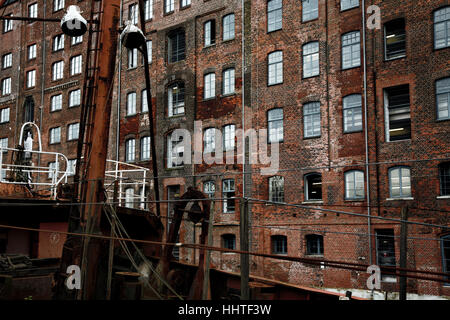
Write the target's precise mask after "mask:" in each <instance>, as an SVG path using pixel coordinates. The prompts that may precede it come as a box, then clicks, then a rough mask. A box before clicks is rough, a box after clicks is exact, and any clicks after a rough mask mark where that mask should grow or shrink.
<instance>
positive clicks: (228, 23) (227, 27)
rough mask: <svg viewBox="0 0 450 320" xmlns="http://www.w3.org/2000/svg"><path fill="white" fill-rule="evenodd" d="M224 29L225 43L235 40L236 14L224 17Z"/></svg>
mask: <svg viewBox="0 0 450 320" xmlns="http://www.w3.org/2000/svg"><path fill="white" fill-rule="evenodd" d="M222 29H223V41H226V40H231V39H234V32H235V30H234V29H235V25H234V14H229V15H226V16H225V17H223V21H222Z"/></svg>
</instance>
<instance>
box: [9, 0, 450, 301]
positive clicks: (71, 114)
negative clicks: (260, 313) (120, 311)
mask: <svg viewBox="0 0 450 320" xmlns="http://www.w3.org/2000/svg"><path fill="white" fill-rule="evenodd" d="M10 2H11V3H10V4H8V5H7V6H6V7H5V8H4V9H5V14H9V13H12V14H14V15H25V13H26V12H27V11H26V10H27V9H28V5H29V4H33V3H34V2H36V1H10ZM69 2H70V3H69ZM361 2H362V1H361V0H360V1H345V0H332V1H324V0H318V1H317V7H316V6H315V3H316V2H315V1H314V0H310V2H308V3H302V1H300V0H297V1H287V0H284V1H266V0H254V1H247V0H245V1H243V2H242V3H243V4H244V9H245V10H244V14H243V10H242V3H241V1H216V0H209V1H206V0H204V1H203V0H192V1H184V0H175V1H173V2H172V1H153V3H152V10H151V14H150V8H148V13H149V15H148V19H147V31H149V32H148V34H147V35H146V36H147V39H148V40H151V48H152V56H151V58H152V59H151V61H152V62H151V67H150V72H151V79H152V80H151V81H152V101H153V105H154V106H156V111H155V115H156V122H155V123H156V132H157V134H156V137H157V138H156V146H157V154H158V155H159V156H160V157H159V158H158V171H159V174H160V176H162V183H161V189H160V194H161V197H162V199H165V200H168V199H172V198H173V197H174V196H176V195H180V194H183V193H184V192H185V191H186V190H187V188H188V187H189V186H196V187H197V188H199V189H200V190H209V191H210V190H213V192H212V193H211V195H213V196H214V197H215V198H218V199H221V198H224V197H225V196H228V195H235V196H236V197H242V195H243V192H245V194H244V195H245V196H246V197H249V198H252V199H258V200H263V201H269V200H274V201H271V202H269V203H262V202H261V201H259V202H258V201H250V227H251V232H250V248H251V251H254V252H263V253H275V254H281V255H286V254H287V255H289V256H298V257H306V258H308V257H312V258H319V259H322V258H323V259H327V260H338V261H346V262H351V263H363V264H370V263H371V264H378V263H383V264H395V265H397V266H399V260H400V238H399V236H400V224H399V223H393V222H392V221H389V220H381V219H377V217H380V218H394V219H399V218H400V217H401V215H400V210H401V208H402V207H405V206H408V207H409V220H411V221H415V222H425V223H429V224H438V225H447V226H448V223H449V222H448V210H449V204H450V203H449V201H450V200H449V193H448V190H449V187H448V184H447V183H448V176H447V175H448V172H449V171H448V164H446V163H448V160H447V161H445V160H442V159H448V158H449V154H450V149H449V148H450V147H449V143H448V142H449V140H450V139H449V137H450V133H449V130H450V127H449V122H448V119H449V114H448V111H447V113H445V110H444V109H445V102H442V101H444V100H445V98H442V97H445V94H447V96H448V95H449V93H448V92H449V90H448V86H446V85H445V81H441V80H445V79H447V78H449V77H450V68H449V51H448V50H449V45H450V40H449V39H448V35H445V31H444V40H443V42H442V40H441V38H442V32H440V33H439V32H438V31H439V30H440V29H436V30H438V31H435V28H440V27H441V26H442V23H444V25H445V26H447V27H448V25H450V22H446V21H448V20H449V19H450V17H449V15H450V13H448V14H447V16H446V15H445V14H443V15H442V14H441V15H438V16H437V18H436V17H435V14H437V13H442V12H444V13H445V9H446V8H448V7H449V6H450V3H449V2H448V1H443V0H433V1H425V0H418V1H414V2H412V1H401V4H400V5H399V3H398V1H376V0H374V1H366V7H368V6H370V5H377V6H378V7H379V8H380V12H381V28H380V29H369V28H366V32H365V33H364V28H363V22H362V4H361ZM43 3H44V1H38V8H39V16H41V15H42V14H43V11H42V10H43V8H44V6H43ZM72 3H73V4H77V5H80V6H82V7H83V10H84V11H85V12H87V10H88V9H87V4H86V1H66V4H65V5H66V6H67V5H68V4H72ZM172 3H173V6H172V5H171V4H172ZM135 4H136V1H124V2H123V10H122V14H123V19H122V20H128V19H129V18H132V17H133V15H132V14H131V13H130V12H132V10H134V9H133V8H135V7H132V6H133V5H135ZM184 4H185V6H183V5H184ZM52 5H53V4H52V1H48V4H47V10H46V15H47V16H54V17H60V15H62V14H61V13H59V11H58V12H53V9H52ZM165 5H166V6H165ZM346 5H347V7H345V6H346ZM166 8H167V9H166ZM316 9H317V10H316ZM2 10H3V8H2ZM167 11H168V12H167ZM231 14H233V15H234V19H233V20H230V17H231ZM226 17H227V19H225V18H226ZM277 17H280V18H281V19H277ZM369 17H370V15H369V14H368V15H367V16H366V18H367V19H368V18H369ZM439 19H441V20H439ZM230 21H232V22H230ZM366 22H367V21H366ZM15 23H17V24H16V25H15V26H14V28H13V30H12V31H10V32H6V33H2V34H1V35H0V37H1V41H2V43H11V44H12V45H8V46H6V47H5V46H3V45H2V48H1V50H2V52H1V54H2V57H3V55H5V54H7V53H9V52H12V53H13V67H12V68H6V69H2V70H1V77H0V78H1V79H0V80H2V79H3V78H6V77H11V79H12V84H13V85H12V90H11V91H12V93H11V94H10V95H3V92H2V96H1V97H0V99H1V100H0V105H1V106H0V108H4V107H9V108H10V119H9V122H6V123H4V124H0V138H3V137H8V138H9V139H10V140H11V141H14V142H11V141H9V142H8V143H9V146H10V147H11V146H12V145H16V144H17V143H18V142H17V140H14V137H16V136H17V133H16V134H12V133H11V131H10V130H15V132H17V131H18V129H19V128H20V125H21V124H22V123H23V120H24V119H23V118H21V117H22V114H24V112H25V111H24V106H25V99H26V97H27V96H33V99H34V101H35V102H36V103H35V105H36V106H38V105H42V106H43V108H42V110H43V112H42V120H40V119H41V118H40V114H39V111H38V110H37V109H38V108H35V118H34V120H35V121H36V123H38V125H39V126H40V127H41V131H42V134H43V140H44V145H45V146H47V145H48V139H49V138H48V135H49V132H50V131H49V130H50V128H53V126H61V127H62V128H66V127H67V125H68V124H70V123H74V122H76V121H79V113H78V111H77V110H78V109H79V108H76V107H75V108H69V107H68V104H67V103H68V102H66V101H68V98H67V96H68V94H69V92H70V91H72V90H74V89H75V88H77V87H79V86H81V84H82V75H75V76H70V71H69V68H68V67H69V66H70V58H71V57H73V56H76V55H78V54H84V53H85V51H86V50H85V49H86V48H85V45H84V42H83V43H82V44H81V45H76V46H73V47H72V46H70V43H69V41H70V39H68V37H67V39H65V41H66V43H65V50H63V51H60V52H55V53H53V52H52V43H53V37H54V36H55V35H57V34H58V32H59V31H58V30H57V28H58V26H57V25H53V24H47V25H46V26H45V27H44V28H45V32H44V31H43V30H42V28H43V25H42V24H40V23H32V24H26V23H18V22H15ZM445 23H448V24H445ZM231 25H233V26H234V27H233V28H232V29H233V32H231V30H232V29H231V28H230V26H231ZM2 27H3V26H2ZM205 29H207V30H211V33H209V32H208V35H210V34H215V37H214V41H213V39H212V37H211V39H209V40H211V41H209V42H207V43H206V42H205ZM402 30H404V31H402ZM243 31H244V35H245V37H244V38H243V37H242V33H243ZM33 32H35V35H34V34H33ZM183 35H184V38H185V41H184V43H185V47H184V48H183V47H182V46H181V47H178V44H179V41H180V39H181V40H182V38H183ZM403 35H406V37H402V36H403ZM37 36H39V37H44V38H45V39H46V42H45V43H46V51H45V52H46V53H45V52H44V51H42V48H40V47H39V46H41V44H42V41H36V42H37V44H38V50H37V53H38V54H37V58H36V60H35V62H33V61H31V62H27V61H25V60H24V57H25V50H26V48H27V46H28V45H29V44H31V42H32V39H36V38H37ZM86 36H87V35H85V37H86ZM180 37H181V38H180ZM446 37H447V38H446ZM364 38H365V41H364ZM389 39H393V40H389ZM404 39H406V41H403V40H404ZM174 40H176V41H175V42H174ZM446 41H447V42H446ZM181 42H182V41H181ZM174 43H176V46H177V48H178V49H180V50H179V51H178V52H177V53H178V54H176V55H173V54H172V53H173V46H174ZM442 43H444V44H442ZM69 47H70V50H67V48H69ZM343 47H345V49H344V48H343ZM364 49H365V50H364ZM17 50H18V51H17ZM180 51H183V52H184V57H183V56H182V55H180V54H179V53H180ZM342 52H345V59H343V54H342ZM364 52H365V53H366V55H365V59H364ZM42 53H45V54H42ZM280 53H281V54H280ZM43 56H45V57H46V59H45V61H43V60H42V57H43ZM129 56H131V62H130V58H129ZM20 57H21V58H20ZM358 57H359V59H358ZM133 58H136V59H133ZM16 59H20V60H16ZM60 60H64V61H65V64H64V66H65V67H64V68H65V69H64V72H65V74H64V77H63V79H62V80H58V81H51V79H52V78H51V72H52V70H51V68H52V67H50V66H52V65H53V63H54V62H57V61H60ZM134 60H136V61H134ZM173 60H176V61H173ZM364 60H365V61H366V73H364ZM17 61H21V63H20V66H21V69H20V71H19V72H14V71H15V70H17V69H15V68H17V67H18V66H19V64H18V63H17ZM83 61H84V59H83ZM243 61H245V68H244V70H243V68H242V65H243V63H242V62H243ZM317 61H318V63H317ZM142 65H143V64H142V59H141V56H140V54H137V56H134V55H133V53H131V55H130V54H129V53H128V52H127V50H126V49H121V50H120V51H119V59H118V66H119V70H120V72H117V73H116V74H117V79H116V87H115V92H114V99H113V100H114V102H113V103H114V104H113V115H112V121H111V138H110V140H111V143H110V146H111V148H110V149H109V155H110V156H109V158H110V159H116V160H120V161H123V162H130V163H133V164H137V165H139V166H143V167H148V168H151V159H150V158H149V157H148V156H146V152H145V150H147V149H146V148H147V147H145V146H144V144H142V145H141V139H142V141H144V140H143V138H145V137H148V136H149V129H148V114H146V112H145V109H144V110H143V108H145V107H144V105H143V103H142V101H143V99H142V97H143V96H142V91H143V90H144V89H145V81H144V75H143V72H142V71H143V70H142ZM280 67H281V68H280ZM33 68H36V70H37V77H38V78H39V77H42V78H43V79H46V81H44V82H41V81H37V82H36V84H37V85H36V86H35V87H34V88H31V89H27V88H26V84H25V77H26V71H29V70H31V69H33ZM42 69H44V70H46V72H45V76H44V74H43V73H42V72H41V71H40V70H42ZM229 70H234V75H233V78H234V90H231V91H226V90H224V89H225V87H227V90H228V89H229V88H230V87H231V85H230V83H231V82H230V81H229V79H230V78H231V77H232V76H231V74H230V73H229V72H227V71H229ZM280 70H282V74H281V73H280ZM269 73H270V74H269ZM211 74H214V75H215V77H214V78H212V77H211V76H210V75H211ZM364 75H366V76H364ZM17 77H19V78H17ZM211 79H212V81H211V82H209V80H211ZM364 80H366V86H364ZM205 82H208V85H207V86H206V87H205ZM212 83H214V84H215V86H214V90H211V84H212ZM183 87H184V91H183ZM175 88H176V89H175ZM365 88H366V90H365ZM205 91H206V92H207V93H211V92H212V94H211V95H205ZM59 93H61V94H62V97H63V99H62V101H64V102H63V106H62V109H63V110H62V112H57V111H56V112H50V99H51V97H52V96H54V95H56V94H59ZM438 98H440V99H441V100H439V99H438ZM442 99H444V100H442ZM37 101H39V102H37ZM129 101H130V103H129ZM174 101H176V102H177V103H174ZM243 101H244V106H245V109H243ZM437 101H440V102H439V106H441V107H440V108H438V107H437ZM447 101H448V100H447ZM391 105H392V106H391ZM390 107H391V108H390ZM169 109H171V110H169ZM365 110H367V114H366V113H365ZM437 110H440V112H437ZM447 110H448V104H447ZM366 117H367V122H366V121H365V118H366ZM195 121H202V126H203V129H208V128H216V129H219V130H221V131H222V132H224V131H225V130H226V129H225V127H227V126H229V125H234V130H238V129H242V128H244V129H246V130H247V129H250V128H253V129H255V130H259V129H266V128H268V127H271V128H274V129H273V131H272V135H271V134H270V132H269V136H270V137H269V139H274V140H271V141H274V142H275V141H279V142H280V144H279V146H280V170H279V172H278V173H277V174H276V175H274V176H263V175H261V174H260V171H259V170H260V169H261V168H262V167H263V166H260V165H252V166H250V165H246V167H245V172H246V173H245V175H243V174H242V171H243V170H242V169H243V168H242V165H241V164H227V165H206V164H201V165H188V164H185V165H183V166H179V167H178V166H173V165H172V164H169V160H168V150H172V148H174V147H176V143H174V142H176V141H174V140H172V139H170V138H169V137H170V135H171V133H172V132H173V131H174V130H176V129H180V128H183V129H187V130H188V131H189V132H192V133H193V132H194V130H195V127H194V122H195ZM390 126H391V127H392V128H391V127H390ZM227 128H228V129H230V127H227ZM275 128H282V130H281V129H278V130H276V129H275ZM409 128H410V129H409ZM203 131H204V130H203ZM65 132H66V130H61V136H62V137H61V141H62V142H61V143H59V144H54V145H48V148H50V149H51V150H53V151H58V152H62V153H64V154H66V155H67V156H68V157H69V158H74V157H76V155H75V148H76V147H75V146H72V144H74V145H75V144H76V143H74V142H70V141H69V142H67V141H66V139H64V138H63V137H64V135H65ZM366 134H367V147H366ZM133 140H134V147H128V148H129V149H128V150H130V151H132V152H131V153H132V154H133V156H131V157H129V155H130V152H127V146H129V145H133V144H129V143H127V142H129V141H133ZM117 142H118V143H117ZM169 144H170V145H169ZM231 146H232V147H233V143H232V144H231ZM234 147H235V150H236V151H237V149H238V145H237V144H236V143H234ZM141 149H142V150H141ZM127 157H128V158H127ZM424 160H427V161H424ZM398 167H401V168H398ZM396 169H400V170H396ZM367 171H368V175H367ZM397 175H401V178H400V181H401V184H400V186H399V187H398V188H393V186H394V185H398V184H395V183H396V181H398V180H396V177H397ZM274 177H275V178H274ZM278 177H281V179H280V178H278ZM409 177H410V178H409ZM390 180H391V181H390ZM231 181H233V182H234V183H232V182H231ZM409 184H410V185H411V188H409ZM361 185H362V186H363V187H362V190H363V192H362V193H361ZM367 185H368V186H369V187H368V188H367V187H366V186H367ZM206 186H208V187H209V186H214V189H211V188H208V189H204V188H205V187H206ZM357 186H359V187H357ZM446 186H447V187H446ZM148 187H149V193H148V194H149V198H148V199H152V191H153V190H152V189H151V188H152V184H151V183H149V185H148ZM226 188H228V189H226ZM394 189H395V190H394ZM409 190H410V192H409ZM228 191H229V192H228ZM397 191H398V192H399V194H397V193H396V192H397ZM138 192H139V190H134V193H138ZM274 202H275V203H274ZM276 202H286V203H287V204H298V205H300V206H301V207H293V206H288V205H281V204H276ZM227 203H228V202H227ZM230 205H231V201H230V202H229V203H228V204H227V208H226V210H225V207H224V202H223V201H221V200H218V201H215V219H214V237H213V239H214V246H220V247H222V246H226V247H229V248H236V249H239V241H240V239H239V217H240V212H239V203H238V201H237V200H236V201H235V208H234V210H233V208H230ZM162 209H163V211H162V212H163V215H164V216H167V214H168V212H170V207H169V206H168V205H167V204H163V205H162ZM318 209H325V210H318ZM327 210H328V211H327ZM329 210H336V211H339V212H340V213H336V212H332V211H329ZM369 210H370V212H369ZM224 211H227V212H224ZM348 213H354V214H360V215H362V216H355V215H350V214H348ZM369 213H370V215H372V216H373V218H372V219H370V220H369V219H368V218H367V215H368V214H369ZM199 233H200V230H199V228H195V229H194V227H193V226H192V225H190V223H188V222H185V223H184V225H183V229H182V233H181V235H180V238H181V239H180V241H182V242H183V241H186V242H192V241H193V240H194V238H197V237H198V235H199ZM368 233H370V234H371V236H368ZM447 235H448V230H446V229H444V228H434V227H426V226H421V225H413V224H411V225H409V228H408V237H409V240H408V246H407V247H408V250H407V257H408V259H407V261H408V263H407V267H408V268H410V269H418V270H425V271H435V272H446V271H447V272H448V262H447V260H446V259H449V257H448V249H447V251H445V248H443V245H444V244H445V243H448V242H445V241H444V239H447V238H445V237H446V236H447ZM383 254H386V255H387V257H386V258H385V259H383ZM446 254H447V255H446ZM195 255H196V253H194V252H193V251H189V250H185V249H181V252H180V253H179V259H181V260H186V261H188V262H193V261H194V260H195V258H196V257H195ZM212 258H213V259H212V262H213V264H214V265H216V266H218V267H220V268H223V269H225V270H231V271H237V272H238V271H239V255H237V254H234V253H213V255H212ZM446 263H447V264H446ZM445 268H447V269H445ZM251 272H252V274H255V275H261V276H264V277H267V278H273V279H276V280H280V281H285V282H290V283H294V284H301V285H308V286H317V287H324V288H353V289H365V288H366V279H367V276H368V275H367V274H365V273H363V272H357V271H347V270H341V269H336V268H332V267H321V266H319V267H314V266H310V265H306V264H301V263H292V262H287V261H280V260H275V259H270V258H256V257H253V258H252V259H251ZM397 283H398V280H397V281H395V280H392V279H391V278H389V277H384V278H383V283H382V290H383V291H398V284H397ZM449 290H450V289H449V287H448V286H446V285H444V284H441V283H438V282H431V281H424V280H415V279H409V280H408V292H409V293H418V294H429V295H434V296H444V295H445V296H448V295H450V293H449Z"/></svg>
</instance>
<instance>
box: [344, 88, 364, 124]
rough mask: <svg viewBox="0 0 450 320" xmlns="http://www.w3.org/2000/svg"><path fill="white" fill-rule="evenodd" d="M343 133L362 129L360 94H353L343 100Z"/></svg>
mask: <svg viewBox="0 0 450 320" xmlns="http://www.w3.org/2000/svg"><path fill="white" fill-rule="evenodd" d="M343 105H344V110H343V113H344V132H356V131H361V130H362V129H363V127H362V124H363V123H362V98H361V95H360V94H353V95H350V96H347V97H344V99H343Z"/></svg>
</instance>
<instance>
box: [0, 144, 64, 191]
mask: <svg viewBox="0 0 450 320" xmlns="http://www.w3.org/2000/svg"><path fill="white" fill-rule="evenodd" d="M5 152H6V153H7V154H9V152H14V153H16V154H19V153H23V155H24V159H25V160H29V161H28V162H29V163H31V165H26V164H13V163H6V161H5ZM25 155H29V157H27V158H25ZM33 155H38V156H39V157H40V158H41V157H46V158H47V159H51V160H53V159H54V163H55V167H54V168H51V167H41V166H34V165H32V163H33V162H32V160H33ZM11 158H12V157H11ZM64 162H65V166H64ZM68 165H69V161H68V160H67V157H66V156H65V155H63V154H62V153H57V152H45V151H32V150H26V151H25V150H19V149H13V148H5V147H1V146H0V182H1V183H5V184H16V185H17V184H19V185H28V186H30V187H32V188H33V187H35V186H36V187H41V188H42V187H48V188H42V189H45V190H47V189H48V190H49V191H50V193H51V197H52V198H53V199H56V194H57V188H58V185H59V184H60V183H62V182H63V181H64V182H67V177H68V176H69V174H70V171H69V166H68ZM63 167H65V171H62V170H60V168H63ZM18 170H20V171H21V172H22V173H24V177H26V178H27V181H9V180H8V179H7V178H8V176H9V173H13V172H18ZM41 175H44V177H41Z"/></svg>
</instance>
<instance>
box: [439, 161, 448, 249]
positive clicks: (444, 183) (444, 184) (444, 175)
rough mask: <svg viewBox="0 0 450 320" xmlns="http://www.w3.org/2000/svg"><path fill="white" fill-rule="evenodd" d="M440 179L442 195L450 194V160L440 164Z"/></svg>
mask: <svg viewBox="0 0 450 320" xmlns="http://www.w3.org/2000/svg"><path fill="white" fill-rule="evenodd" d="M439 181H440V186H441V188H440V189H441V196H450V162H447V163H441V164H440V165H439ZM449 258H450V257H449Z"/></svg>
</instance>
